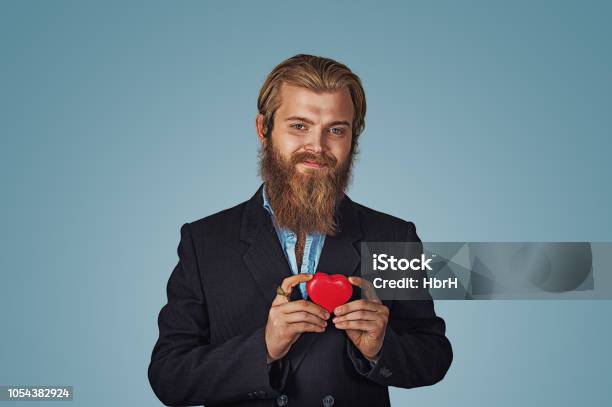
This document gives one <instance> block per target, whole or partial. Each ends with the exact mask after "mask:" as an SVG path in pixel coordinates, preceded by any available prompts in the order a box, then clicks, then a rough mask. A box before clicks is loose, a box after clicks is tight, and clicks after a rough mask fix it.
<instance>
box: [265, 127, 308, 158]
mask: <svg viewBox="0 0 612 407" xmlns="http://www.w3.org/2000/svg"><path fill="white" fill-rule="evenodd" d="M272 138H273V141H274V146H275V148H276V149H277V150H278V151H280V152H281V154H283V156H284V157H288V156H290V155H291V154H292V153H294V152H295V151H296V150H298V149H299V148H300V147H301V143H300V142H299V140H298V139H297V138H296V137H293V136H292V135H291V134H282V133H276V134H275V133H274V132H273V134H272Z"/></svg>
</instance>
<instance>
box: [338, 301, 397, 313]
mask: <svg viewBox="0 0 612 407" xmlns="http://www.w3.org/2000/svg"><path fill="white" fill-rule="evenodd" d="M387 309H388V308H387V307H386V306H384V305H383V304H379V303H376V302H372V301H370V300H355V301H351V302H347V303H346V304H344V305H341V306H339V307H337V308H336V309H335V310H334V314H336V315H344V314H348V313H349V312H353V311H358V310H365V311H378V312H385V310H387Z"/></svg>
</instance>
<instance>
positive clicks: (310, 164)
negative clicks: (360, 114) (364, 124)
mask: <svg viewBox="0 0 612 407" xmlns="http://www.w3.org/2000/svg"><path fill="white" fill-rule="evenodd" d="M280 100H281V105H280V107H279V108H278V109H277V110H276V113H275V115H274V125H273V129H272V135H271V138H272V144H273V145H274V147H275V149H276V151H277V152H278V153H279V154H280V156H281V157H282V158H283V159H284V160H285V162H289V161H290V159H292V158H294V159H295V158H296V156H297V157H301V159H300V160H299V161H300V162H299V163H297V164H295V166H296V170H298V171H300V172H301V173H303V174H306V173H311V174H316V173H318V172H321V171H329V170H330V164H331V162H332V161H335V165H336V166H338V167H341V166H343V165H344V164H345V163H346V160H348V159H349V154H350V151H351V143H352V138H353V136H352V124H353V102H352V100H351V96H350V93H349V91H348V89H347V88H346V87H345V88H343V89H340V90H337V91H334V92H325V93H315V92H313V91H311V90H309V89H306V88H302V87H298V86H292V85H287V84H285V83H283V84H282V86H281V89H280ZM260 140H261V141H262V143H265V142H266V140H264V139H262V138H261V137H260ZM332 165H333V164H332Z"/></svg>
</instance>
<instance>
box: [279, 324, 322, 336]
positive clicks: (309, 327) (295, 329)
mask: <svg viewBox="0 0 612 407" xmlns="http://www.w3.org/2000/svg"><path fill="white" fill-rule="evenodd" d="M287 329H288V330H289V332H291V333H292V334H294V335H295V334H301V333H304V332H324V331H325V328H324V327H322V326H319V325H316V324H310V323H308V322H296V323H293V324H289V325H287Z"/></svg>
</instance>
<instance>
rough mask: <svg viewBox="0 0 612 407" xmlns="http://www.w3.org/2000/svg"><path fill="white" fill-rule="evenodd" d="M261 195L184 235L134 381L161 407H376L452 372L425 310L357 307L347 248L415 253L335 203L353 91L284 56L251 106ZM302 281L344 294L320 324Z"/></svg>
mask: <svg viewBox="0 0 612 407" xmlns="http://www.w3.org/2000/svg"><path fill="white" fill-rule="evenodd" d="M258 109H259V114H258V115H257V118H256V121H255V124H256V131H257V135H258V138H259V141H260V143H261V150H260V174H261V177H262V179H263V181H264V182H263V184H262V185H261V186H260V187H259V189H258V190H257V192H256V193H255V194H254V195H253V196H252V197H251V199H249V200H248V201H246V202H243V203H241V204H239V205H237V206H234V207H233V208H230V209H226V210H224V211H222V212H219V213H216V214H214V215H211V216H208V217H205V218H203V219H200V220H198V221H195V222H191V223H186V224H184V225H183V226H182V228H181V240H180V243H179V247H178V255H179V262H178V264H177V266H176V267H175V269H174V271H173V272H172V275H171V276H170V279H169V282H168V287H167V294H168V303H167V304H166V305H165V306H164V307H163V308H162V310H161V312H160V314H159V320H158V322H159V339H158V341H157V343H156V345H155V347H154V349H153V354H152V357H151V363H150V365H149V369H148V376H149V381H150V383H151V386H152V388H153V390H154V392H155V394H156V395H157V397H158V398H159V399H160V400H161V401H162V402H163V403H164V404H166V405H204V404H205V405H207V406H216V405H224V406H309V407H310V406H320V405H323V406H325V407H331V406H374V405H376V406H388V405H390V401H389V394H388V386H396V387H402V388H412V387H417V386H426V385H431V384H434V383H437V382H438V381H440V380H441V379H442V378H443V377H444V376H445V374H446V372H447V370H448V368H449V367H450V364H451V361H452V357H453V354H452V348H451V345H450V342H449V341H448V339H447V338H446V336H445V323H444V320H442V319H441V318H440V317H438V316H436V314H435V311H434V307H433V301H431V298H429V299H428V300H406V301H399V300H395V301H381V300H379V299H378V298H377V297H376V296H375V295H368V296H366V298H360V297H359V295H358V292H359V291H360V290H359V288H360V287H363V288H365V284H367V283H366V282H365V280H362V279H361V278H360V277H359V274H360V268H359V266H360V244H359V243H360V242H362V241H364V242H372V241H380V242H420V240H419V238H418V236H417V234H416V230H415V226H414V224H413V223H412V222H407V221H404V220H401V219H399V218H396V217H393V216H390V215H387V214H384V213H381V212H377V211H374V210H372V209H369V208H366V207H364V206H362V205H360V204H357V203H355V202H353V201H352V200H351V199H350V198H349V197H348V196H347V195H346V194H345V192H346V190H347V187H348V185H349V182H350V180H351V169H352V165H353V161H354V157H355V154H356V153H357V144H358V137H359V135H360V134H361V132H362V131H363V128H364V123H365V122H364V118H365V112H366V100H365V93H364V91H363V87H362V85H361V81H360V79H359V78H358V77H357V76H356V75H355V74H354V73H353V72H351V70H350V69H349V68H348V67H346V66H345V65H343V64H341V63H339V62H336V61H334V60H331V59H328V58H322V57H316V56H312V55H296V56H294V57H292V58H289V59H287V60H286V61H284V62H282V63H281V64H280V65H278V66H277V67H275V68H274V69H273V70H272V72H271V73H270V74H269V75H268V77H267V79H266V81H265V82H264V84H263V86H262V89H261V91H260V94H259V99H258ZM315 271H321V272H325V273H328V274H344V275H345V276H347V277H349V281H350V282H351V284H353V285H355V286H356V289H355V290H354V294H353V297H352V298H351V300H350V301H349V302H348V303H346V304H344V305H341V306H339V307H337V308H336V309H335V310H334V311H333V313H332V314H330V313H329V312H328V311H327V310H326V309H324V308H323V307H321V306H319V305H317V304H315V303H313V302H311V301H309V298H308V293H307V291H306V288H305V285H306V282H307V281H308V280H310V279H311V278H312V275H313V273H314V272H315Z"/></svg>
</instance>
